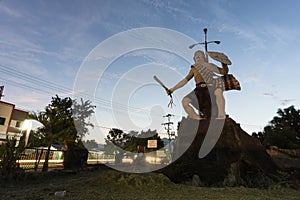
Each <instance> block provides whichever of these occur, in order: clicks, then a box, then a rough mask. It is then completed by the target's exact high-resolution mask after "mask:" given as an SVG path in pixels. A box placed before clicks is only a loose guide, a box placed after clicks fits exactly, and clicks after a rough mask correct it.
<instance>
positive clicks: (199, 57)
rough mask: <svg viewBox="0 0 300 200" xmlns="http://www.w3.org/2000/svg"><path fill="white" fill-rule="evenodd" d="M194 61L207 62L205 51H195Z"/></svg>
mask: <svg viewBox="0 0 300 200" xmlns="http://www.w3.org/2000/svg"><path fill="white" fill-rule="evenodd" d="M194 61H195V63H202V62H205V55H204V53H203V51H200V50H198V51H196V52H195V54H194Z"/></svg>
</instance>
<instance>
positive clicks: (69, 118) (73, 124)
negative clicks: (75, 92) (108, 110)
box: [30, 95, 95, 172]
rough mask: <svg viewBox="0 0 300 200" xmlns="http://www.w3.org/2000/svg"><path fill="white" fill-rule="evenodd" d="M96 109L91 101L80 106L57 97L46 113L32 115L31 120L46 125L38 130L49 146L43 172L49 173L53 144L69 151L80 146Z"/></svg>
mask: <svg viewBox="0 0 300 200" xmlns="http://www.w3.org/2000/svg"><path fill="white" fill-rule="evenodd" d="M94 108H95V106H93V105H91V102H90V101H85V102H84V101H83V100H81V104H78V103H77V102H76V100H72V99H71V98H70V97H66V98H64V99H62V98H60V97H59V96H58V95H56V96H55V97H52V101H51V103H50V104H49V105H48V106H46V107H45V111H41V112H38V113H31V114H30V118H32V119H36V120H38V121H39V122H41V123H42V124H43V125H44V126H43V127H40V128H38V130H37V132H38V134H40V136H41V138H42V139H43V143H44V144H45V145H46V146H47V152H46V156H45V162H44V165H43V170H42V171H43V172H45V171H48V160H49V155H50V148H51V145H52V144H53V143H59V144H63V145H65V146H66V147H67V148H68V150H72V149H74V146H75V145H76V144H78V145H79V146H80V140H81V138H82V136H84V135H85V134H86V133H87V132H88V126H92V124H91V123H90V122H89V121H88V118H89V117H90V115H91V114H93V113H94V111H93V109H94Z"/></svg>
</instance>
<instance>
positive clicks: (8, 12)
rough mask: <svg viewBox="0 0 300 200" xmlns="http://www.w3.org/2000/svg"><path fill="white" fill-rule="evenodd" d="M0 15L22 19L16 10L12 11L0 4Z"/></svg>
mask: <svg viewBox="0 0 300 200" xmlns="http://www.w3.org/2000/svg"><path fill="white" fill-rule="evenodd" d="M1 13H2V14H5V15H7V16H10V17H22V14H21V13H20V12H18V11H17V10H14V9H12V8H9V7H7V6H5V5H2V4H0V15H1Z"/></svg>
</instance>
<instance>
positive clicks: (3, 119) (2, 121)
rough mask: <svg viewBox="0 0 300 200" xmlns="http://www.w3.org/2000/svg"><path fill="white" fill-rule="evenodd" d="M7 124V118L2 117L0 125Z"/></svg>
mask: <svg viewBox="0 0 300 200" xmlns="http://www.w3.org/2000/svg"><path fill="white" fill-rule="evenodd" d="M4 124H5V118H3V117H0V125H4Z"/></svg>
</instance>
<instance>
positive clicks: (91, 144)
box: [82, 139, 98, 150]
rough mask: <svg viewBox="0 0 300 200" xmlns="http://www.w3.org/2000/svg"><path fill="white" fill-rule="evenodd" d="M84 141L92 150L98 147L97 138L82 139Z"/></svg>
mask: <svg viewBox="0 0 300 200" xmlns="http://www.w3.org/2000/svg"><path fill="white" fill-rule="evenodd" d="M82 143H83V144H84V146H85V147H86V148H87V149H88V150H92V149H98V143H97V142H96V140H94V139H93V140H86V141H82Z"/></svg>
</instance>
